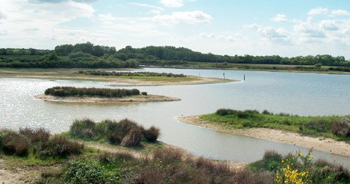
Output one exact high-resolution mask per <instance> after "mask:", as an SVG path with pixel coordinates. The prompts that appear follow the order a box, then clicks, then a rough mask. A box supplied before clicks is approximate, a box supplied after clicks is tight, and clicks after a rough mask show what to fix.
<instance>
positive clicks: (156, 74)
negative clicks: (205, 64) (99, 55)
mask: <svg viewBox="0 0 350 184" xmlns="http://www.w3.org/2000/svg"><path fill="white" fill-rule="evenodd" d="M79 73H80V74H85V75H102V76H127V77H135V76H142V77H186V75H184V74H173V73H156V72H115V71H113V72H107V71H79Z"/></svg>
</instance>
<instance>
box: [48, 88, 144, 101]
mask: <svg viewBox="0 0 350 184" xmlns="http://www.w3.org/2000/svg"><path fill="white" fill-rule="evenodd" d="M139 94H140V91H139V90H138V89H105V88H76V87H60V86H57V87H52V88H48V89H46V90H45V95H53V96H59V97H69V96H78V97H84V96H87V97H108V98H113V97H114V98H121V97H125V96H133V95H139Z"/></svg>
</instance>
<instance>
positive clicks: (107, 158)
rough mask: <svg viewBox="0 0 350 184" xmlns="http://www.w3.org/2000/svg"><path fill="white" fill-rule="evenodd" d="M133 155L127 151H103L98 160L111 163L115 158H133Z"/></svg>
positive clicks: (124, 159)
mask: <svg viewBox="0 0 350 184" xmlns="http://www.w3.org/2000/svg"><path fill="white" fill-rule="evenodd" d="M133 159H134V157H133V156H132V155H131V154H130V153H127V152H121V153H104V154H101V155H99V156H98V160H99V161H100V162H102V163H112V162H115V161H116V160H123V161H126V160H133Z"/></svg>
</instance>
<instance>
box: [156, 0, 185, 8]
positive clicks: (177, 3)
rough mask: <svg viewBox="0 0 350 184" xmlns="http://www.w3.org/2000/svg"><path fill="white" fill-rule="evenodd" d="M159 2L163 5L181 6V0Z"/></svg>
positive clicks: (162, 0)
mask: <svg viewBox="0 0 350 184" xmlns="http://www.w3.org/2000/svg"><path fill="white" fill-rule="evenodd" d="M160 3H161V4H162V5H163V6H165V7H172V8H178V7H181V6H183V5H184V4H183V0H160Z"/></svg>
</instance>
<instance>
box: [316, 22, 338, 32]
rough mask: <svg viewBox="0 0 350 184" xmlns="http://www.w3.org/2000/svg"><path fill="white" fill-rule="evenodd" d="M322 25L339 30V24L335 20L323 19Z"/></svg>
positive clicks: (329, 29)
mask: <svg viewBox="0 0 350 184" xmlns="http://www.w3.org/2000/svg"><path fill="white" fill-rule="evenodd" d="M320 27H321V28H322V29H324V30H328V31H335V30H339V25H338V24H337V22H336V21H335V20H322V21H321V22H320Z"/></svg>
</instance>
